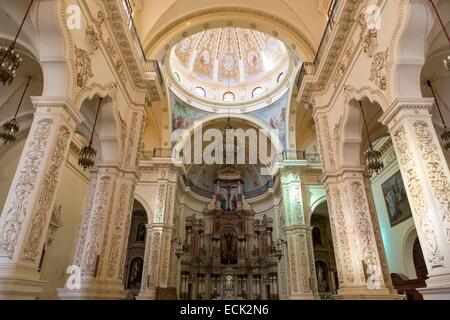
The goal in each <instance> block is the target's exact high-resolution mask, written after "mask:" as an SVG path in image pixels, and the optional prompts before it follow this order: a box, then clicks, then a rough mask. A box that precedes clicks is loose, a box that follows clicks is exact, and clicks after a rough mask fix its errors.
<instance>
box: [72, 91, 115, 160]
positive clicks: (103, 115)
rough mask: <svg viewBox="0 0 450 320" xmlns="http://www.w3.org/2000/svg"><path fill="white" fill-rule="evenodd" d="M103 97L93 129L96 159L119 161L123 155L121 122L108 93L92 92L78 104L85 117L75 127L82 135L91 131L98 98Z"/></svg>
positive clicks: (89, 133) (85, 135)
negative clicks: (97, 153)
mask: <svg viewBox="0 0 450 320" xmlns="http://www.w3.org/2000/svg"><path fill="white" fill-rule="evenodd" d="M100 98H103V99H104V100H103V101H102V106H101V111H100V114H99V119H98V122H97V127H96V129H95V136H94V143H95V145H96V146H97V150H99V151H100V154H99V155H98V156H97V159H101V161H102V162H108V163H116V164H118V163H120V162H121V160H122V155H123V144H122V143H121V132H120V131H121V130H122V129H121V124H120V121H121V120H120V119H119V118H118V117H119V115H118V111H117V106H116V103H115V99H113V98H111V96H109V95H106V94H105V95H104V96H102V95H101V93H100V96H98V95H97V94H92V95H91V96H89V97H87V99H86V100H84V101H83V103H82V104H81V105H80V109H79V111H80V112H81V113H82V114H83V116H84V117H85V121H84V122H83V123H82V124H80V125H78V127H77V129H78V131H79V132H80V134H82V135H83V136H84V137H89V136H90V135H91V133H92V128H93V125H94V120H95V114H96V111H97V107H98V99H100Z"/></svg>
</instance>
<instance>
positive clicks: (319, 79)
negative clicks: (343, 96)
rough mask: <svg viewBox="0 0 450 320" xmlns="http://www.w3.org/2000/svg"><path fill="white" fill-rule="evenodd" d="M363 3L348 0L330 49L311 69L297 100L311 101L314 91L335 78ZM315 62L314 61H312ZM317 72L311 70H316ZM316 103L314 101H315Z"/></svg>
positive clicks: (357, 0)
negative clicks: (334, 72)
mask: <svg viewBox="0 0 450 320" xmlns="http://www.w3.org/2000/svg"><path fill="white" fill-rule="evenodd" d="M362 4H363V1H361V0H346V1H345V4H344V7H343V9H342V12H341V14H340V17H339V23H338V24H336V27H337V30H336V31H334V33H333V34H331V35H329V37H331V38H332V40H331V42H330V43H329V45H328V51H326V52H325V53H324V54H323V56H324V59H323V62H321V63H319V66H318V68H317V66H314V67H312V66H311V68H309V69H312V70H309V72H308V74H307V77H308V78H309V79H308V78H305V79H304V82H305V83H304V84H303V85H302V87H303V89H300V94H299V97H298V98H297V100H299V101H301V102H303V103H310V100H311V96H312V94H313V92H318V91H322V90H324V89H325V88H326V86H327V84H328V83H330V82H331V81H332V79H333V77H331V74H332V72H333V70H334V69H335V67H336V66H337V61H338V59H339V57H340V56H341V53H342V52H343V50H344V49H345V45H344V44H345V43H346V42H347V40H348V38H349V37H350V36H351V32H349V30H350V29H351V27H352V25H353V24H354V23H356V21H357V20H356V19H355V18H356V16H357V13H358V11H359V7H360V6H361V5H362ZM310 64H314V63H310ZM316 68H317V70H315V71H316V72H311V71H314V69H316ZM313 105H314V103H313Z"/></svg>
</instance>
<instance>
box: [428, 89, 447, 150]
mask: <svg viewBox="0 0 450 320" xmlns="http://www.w3.org/2000/svg"><path fill="white" fill-rule="evenodd" d="M427 85H428V86H429V87H430V89H431V93H433V97H434V100H435V101H436V106H437V109H438V111H439V116H440V117H441V121H442V124H443V125H444V132H443V133H442V134H441V138H442V142H443V143H444V148H445V149H447V150H450V130H449V129H448V127H447V125H446V124H445V121H444V117H443V116H442V112H441V108H440V106H439V102H438V99H437V97H436V94H435V92H434V89H433V85H432V84H431V81H430V80H428V81H427Z"/></svg>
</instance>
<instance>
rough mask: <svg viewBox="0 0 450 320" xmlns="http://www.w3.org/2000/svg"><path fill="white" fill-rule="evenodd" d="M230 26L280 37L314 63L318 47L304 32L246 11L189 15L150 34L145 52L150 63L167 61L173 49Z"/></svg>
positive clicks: (258, 12) (274, 18) (275, 18)
mask: <svg viewBox="0 0 450 320" xmlns="http://www.w3.org/2000/svg"><path fill="white" fill-rule="evenodd" d="M230 17H233V18H232V19H230ZM186 21H189V23H188V24H187V23H186ZM230 26H233V27H237V28H244V29H248V28H250V29H254V30H256V31H260V32H264V33H267V34H272V35H274V36H277V37H278V39H279V40H281V41H283V42H284V43H285V44H286V46H287V47H289V48H291V49H292V50H293V51H294V52H296V54H297V55H298V56H299V57H300V58H301V59H302V60H303V61H312V60H314V56H315V49H314V48H315V44H313V43H312V42H311V41H310V40H309V39H308V37H307V36H306V34H305V33H304V32H303V31H302V30H299V29H298V28H296V27H295V26H293V25H291V24H290V23H288V22H286V21H284V19H282V18H280V17H278V16H275V15H273V14H271V13H268V12H264V11H261V10H256V9H250V8H246V7H219V8H209V9H204V10H198V11H195V12H192V13H190V14H187V15H185V16H183V17H180V18H179V19H177V20H175V21H173V22H172V23H170V24H168V25H166V26H165V27H163V28H162V29H160V31H159V32H156V33H150V32H149V33H148V35H147V36H146V37H145V38H144V41H143V43H144V49H145V52H147V53H148V56H149V58H150V59H154V60H161V61H163V60H164V58H165V56H166V55H167V54H168V52H170V49H171V48H172V47H173V46H174V45H175V44H176V43H178V42H179V41H181V40H182V39H183V38H185V37H188V36H191V35H193V34H195V33H198V32H200V31H204V30H207V29H213V28H222V27H230Z"/></svg>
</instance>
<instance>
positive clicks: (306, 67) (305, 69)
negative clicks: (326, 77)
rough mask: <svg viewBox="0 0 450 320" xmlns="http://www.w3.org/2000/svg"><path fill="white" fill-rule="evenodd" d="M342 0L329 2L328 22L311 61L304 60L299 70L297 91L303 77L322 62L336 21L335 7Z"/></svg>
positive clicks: (312, 72)
mask: <svg viewBox="0 0 450 320" xmlns="http://www.w3.org/2000/svg"><path fill="white" fill-rule="evenodd" d="M341 1H342V0H334V1H332V2H331V4H330V7H329V10H328V22H327V24H326V26H325V30H324V32H323V35H322V39H321V40H320V44H319V48H318V49H317V52H316V56H315V58H314V61H313V62H304V63H303V65H302V67H301V69H300V72H299V74H298V77H297V82H296V85H297V91H300V87H301V85H302V82H303V78H304V77H305V76H306V75H311V74H314V73H315V70H317V68H318V66H319V65H320V63H321V62H322V59H323V56H324V54H325V52H326V44H328V43H329V40H330V38H331V36H332V34H333V28H334V25H335V23H336V20H335V18H336V13H337V9H338V8H339V3H340V2H341Z"/></svg>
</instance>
